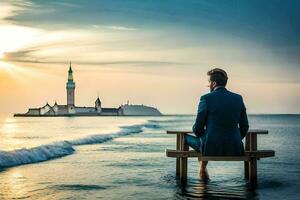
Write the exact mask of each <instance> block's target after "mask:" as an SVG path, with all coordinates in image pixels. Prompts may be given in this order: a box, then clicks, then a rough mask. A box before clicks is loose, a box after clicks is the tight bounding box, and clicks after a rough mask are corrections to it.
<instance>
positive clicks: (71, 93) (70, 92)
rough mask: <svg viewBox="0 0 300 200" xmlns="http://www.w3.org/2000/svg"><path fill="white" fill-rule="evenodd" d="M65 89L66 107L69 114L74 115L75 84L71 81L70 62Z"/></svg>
mask: <svg viewBox="0 0 300 200" xmlns="http://www.w3.org/2000/svg"><path fill="white" fill-rule="evenodd" d="M66 88H67V105H68V112H69V114H74V113H75V82H74V81H73V71H72V66H71V62H70V67H69V73H68V82H67V84H66Z"/></svg>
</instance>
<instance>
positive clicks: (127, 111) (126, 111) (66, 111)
mask: <svg viewBox="0 0 300 200" xmlns="http://www.w3.org/2000/svg"><path fill="white" fill-rule="evenodd" d="M66 92H67V104H66V105H59V104H57V102H56V101H55V103H54V105H53V106H51V105H49V103H48V102H47V103H46V105H44V106H43V107H40V108H29V109H28V111H27V112H26V113H16V114H14V116H15V117H43V116H45V117H51V116H161V115H162V113H161V112H160V111H159V110H158V109H157V108H154V107H151V106H146V105H131V104H129V102H128V101H127V103H126V104H124V105H123V104H122V105H120V106H119V107H117V108H104V107H102V103H101V100H100V98H99V96H98V97H97V99H96V100H95V106H93V107H86V106H75V82H74V80H73V70H72V66H71V62H70V66H69V71H68V81H67V83H66Z"/></svg>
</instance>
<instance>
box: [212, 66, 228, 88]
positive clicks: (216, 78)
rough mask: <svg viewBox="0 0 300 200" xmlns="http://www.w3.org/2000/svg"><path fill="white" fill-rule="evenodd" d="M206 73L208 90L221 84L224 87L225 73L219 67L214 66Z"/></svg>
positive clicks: (225, 81) (226, 78) (225, 82)
mask: <svg viewBox="0 0 300 200" xmlns="http://www.w3.org/2000/svg"><path fill="white" fill-rule="evenodd" d="M207 75H208V82H209V88H210V91H213V90H214V89H215V87H218V86H223V87H225V86H226V84H227V80H228V77H227V73H226V72H225V71H224V70H223V69H220V68H214V69H212V70H209V71H208V72H207Z"/></svg>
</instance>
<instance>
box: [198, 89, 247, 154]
mask: <svg viewBox="0 0 300 200" xmlns="http://www.w3.org/2000/svg"><path fill="white" fill-rule="evenodd" d="M248 128H249V125H248V119H247V114H246V108H245V106H244V103H243V99H242V97H241V96H240V95H238V94H235V93H232V92H230V91H228V90H227V89H226V88H225V87H219V88H217V89H215V90H214V91H212V92H211V93H208V94H206V95H204V96H202V97H201V101H200V104H199V108H198V114H197V119H196V122H195V125H194V127H193V131H194V132H195V134H196V135H197V136H201V138H202V141H203V146H202V152H203V154H204V155H211V156H235V155H242V154H243V152H244V148H243V143H242V138H243V137H244V136H245V135H246V133H247V131H248Z"/></svg>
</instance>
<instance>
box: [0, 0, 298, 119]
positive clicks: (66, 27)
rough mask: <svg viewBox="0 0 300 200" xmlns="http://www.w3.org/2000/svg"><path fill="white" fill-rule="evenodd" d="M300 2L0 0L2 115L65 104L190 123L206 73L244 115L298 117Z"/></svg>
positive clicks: (0, 100)
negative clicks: (145, 112)
mask: <svg viewBox="0 0 300 200" xmlns="http://www.w3.org/2000/svg"><path fill="white" fill-rule="evenodd" d="M299 52H300V1H296V0H285V1H282V0H265V1H261V0H249V1H247V0H218V1H216V0H163V1H161V0H113V1H112V0H97V1H96V0H89V1H86V0H69V1H67V0H51V1H46V0H31V1H30V0H7V1H5V0H0V112H8V113H15V112H18V113H22V112H26V111H27V109H28V108H29V107H41V106H43V105H45V104H46V102H49V104H50V105H53V104H54V102H55V101H57V102H58V103H59V104H66V89H65V87H66V86H65V84H66V81H67V71H68V67H69V62H70V61H72V68H73V71H74V80H75V82H76V90H75V92H76V94H75V99H76V100H75V104H76V105H79V106H93V105H94V101H95V100H96V98H97V95H98V94H99V96H100V99H101V101H102V105H103V107H118V106H119V105H121V104H124V103H126V102H127V100H129V103H130V104H144V105H150V106H154V107H157V108H158V109H159V110H160V111H161V112H162V113H165V114H195V113H196V109H197V106H198V102H199V98H200V96H201V95H203V94H205V93H207V92H209V88H208V87H207V85H208V82H207V75H206V73H207V71H208V70H210V69H212V68H215V67H219V68H223V69H224V70H226V71H227V73H228V76H229V80H228V85H227V88H228V89H229V90H230V91H233V92H236V93H239V94H241V95H242V96H243V98H244V101H245V104H246V108H247V111H248V113H252V114H255V113H258V114H260V113H300V106H299V102H300V79H299V76H300V56H299Z"/></svg>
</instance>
